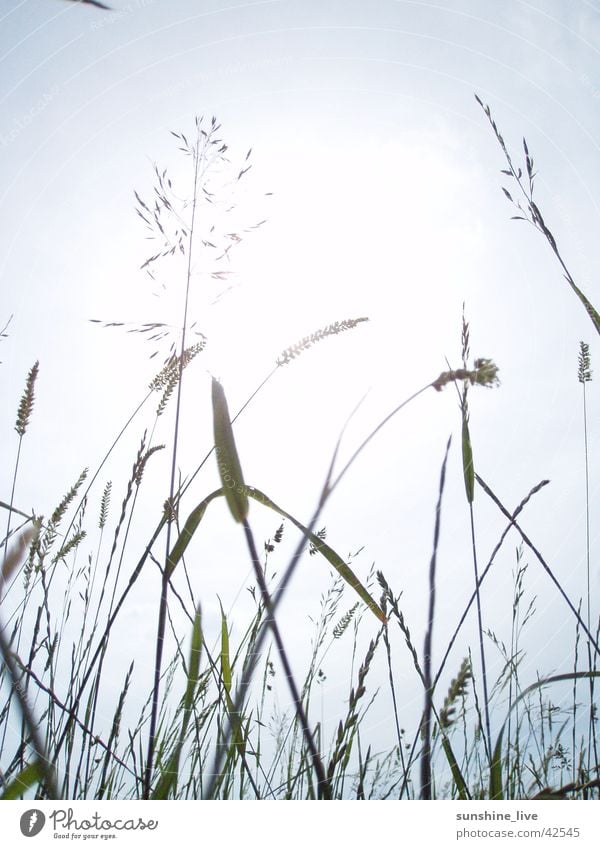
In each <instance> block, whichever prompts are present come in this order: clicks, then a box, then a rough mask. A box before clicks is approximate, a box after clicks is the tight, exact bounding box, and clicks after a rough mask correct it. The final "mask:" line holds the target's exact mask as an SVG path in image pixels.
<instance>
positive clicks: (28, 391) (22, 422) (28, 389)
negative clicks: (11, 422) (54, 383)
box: [15, 360, 40, 436]
mask: <svg viewBox="0 0 600 849" xmlns="http://www.w3.org/2000/svg"><path fill="white" fill-rule="evenodd" d="M39 366H40V363H39V360H36V362H35V363H34V364H33V366H32V367H31V369H30V371H29V374H28V375H27V381H26V383H25V391H24V392H23V395H22V397H21V403H20V404H19V410H18V412H17V423H16V424H15V430H16V431H17V433H18V434H19V436H24V435H25V431H26V430H27V425H28V424H29V417H30V416H31V411H32V410H33V402H34V400H35V398H34V389H35V382H36V380H37V376H38V372H39Z"/></svg>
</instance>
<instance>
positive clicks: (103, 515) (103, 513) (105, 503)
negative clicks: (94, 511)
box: [98, 481, 112, 530]
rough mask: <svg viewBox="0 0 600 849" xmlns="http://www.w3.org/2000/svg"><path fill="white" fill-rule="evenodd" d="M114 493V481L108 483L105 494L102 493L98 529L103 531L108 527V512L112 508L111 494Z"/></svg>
mask: <svg viewBox="0 0 600 849" xmlns="http://www.w3.org/2000/svg"><path fill="white" fill-rule="evenodd" d="M111 492H112V481H107V483H106V486H105V487H104V492H103V493H102V500H101V502H100V518H99V520H98V528H99V529H100V530H102V529H103V528H104V527H105V526H106V522H107V520H108V510H109V507H110V494H111Z"/></svg>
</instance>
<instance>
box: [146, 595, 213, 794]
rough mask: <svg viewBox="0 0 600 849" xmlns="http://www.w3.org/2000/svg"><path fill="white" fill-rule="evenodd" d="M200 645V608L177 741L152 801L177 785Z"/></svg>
mask: <svg viewBox="0 0 600 849" xmlns="http://www.w3.org/2000/svg"><path fill="white" fill-rule="evenodd" d="M202 643H203V639H202V617H201V613H200V608H198V609H197V610H196V615H195V617H194V625H193V628H192V644H191V647H190V657H189V663H188V675H187V685H186V688H185V693H184V696H183V719H182V720H181V729H180V731H179V738H178V740H177V743H176V745H175V749H174V751H173V753H172V755H171V757H170V758H169V760H168V761H167V766H166V767H165V769H164V771H163V773H162V775H161V777H160V779H159V781H158V784H157V785H156V789H155V791H154V793H153V794H152V798H153V799H158V800H164V799H168V798H169V794H170V792H171V790H172V789H173V788H174V787H175V786H176V784H177V778H178V775H179V760H180V758H181V750H182V749H183V744H184V742H185V735H186V733H187V729H188V725H189V721H190V716H191V712H192V705H193V704H194V694H195V692H196V685H197V683H198V678H199V670H200V658H201V656H202Z"/></svg>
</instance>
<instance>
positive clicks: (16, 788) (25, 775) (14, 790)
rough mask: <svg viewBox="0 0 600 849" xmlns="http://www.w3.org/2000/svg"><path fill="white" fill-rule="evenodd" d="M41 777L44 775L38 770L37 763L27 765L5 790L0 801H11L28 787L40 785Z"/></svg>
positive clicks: (38, 765)
mask: <svg viewBox="0 0 600 849" xmlns="http://www.w3.org/2000/svg"><path fill="white" fill-rule="evenodd" d="M43 777H44V775H43V772H42V770H41V769H40V764H39V761H34V762H33V763H30V764H28V765H27V766H26V767H25V768H24V769H22V770H21V772H20V773H19V774H18V775H17V776H15V778H13V780H12V781H11V782H10V784H9V785H8V786H7V787H6V788H5V790H4V793H3V794H2V795H1V796H0V801H2V802H6V801H10V800H12V799H18V798H19V796H22V795H23V793H25V791H26V790H29V788H30V787H34V786H35V785H36V784H40V783H41V782H42V780H43Z"/></svg>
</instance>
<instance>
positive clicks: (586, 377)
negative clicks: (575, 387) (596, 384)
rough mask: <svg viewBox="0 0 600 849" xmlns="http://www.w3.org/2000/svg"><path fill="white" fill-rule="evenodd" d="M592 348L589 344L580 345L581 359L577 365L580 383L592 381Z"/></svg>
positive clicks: (579, 358) (581, 343)
mask: <svg viewBox="0 0 600 849" xmlns="http://www.w3.org/2000/svg"><path fill="white" fill-rule="evenodd" d="M590 364H591V362H590V346H589V345H588V344H587V342H580V343H579V357H578V363H577V366H578V367H577V379H578V380H579V382H580V383H589V381H590V380H591V379H592V371H591V368H590Z"/></svg>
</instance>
